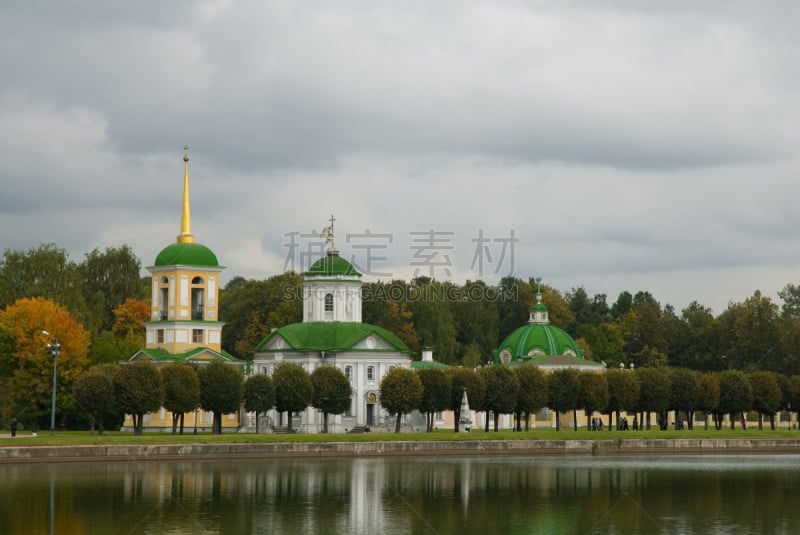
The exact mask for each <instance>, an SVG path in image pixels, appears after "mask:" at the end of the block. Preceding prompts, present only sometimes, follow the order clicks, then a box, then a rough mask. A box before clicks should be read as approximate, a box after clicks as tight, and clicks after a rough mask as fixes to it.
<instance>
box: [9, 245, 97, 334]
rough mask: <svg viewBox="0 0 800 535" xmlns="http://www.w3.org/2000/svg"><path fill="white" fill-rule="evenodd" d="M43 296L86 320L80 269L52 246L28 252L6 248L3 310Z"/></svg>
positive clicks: (44, 246)
mask: <svg viewBox="0 0 800 535" xmlns="http://www.w3.org/2000/svg"><path fill="white" fill-rule="evenodd" d="M35 297H41V298H44V299H46V300H48V301H52V302H54V303H56V304H58V305H60V306H61V307H63V308H65V309H66V310H68V311H69V312H70V313H71V314H72V315H73V316H74V317H76V318H78V319H84V315H85V314H84V313H85V301H84V298H83V295H82V293H81V285H80V284H79V276H78V267H77V265H76V264H75V263H74V262H72V261H70V260H69V257H68V256H67V252H66V251H65V250H64V249H60V248H58V247H56V246H55V244H53V243H48V244H42V245H40V246H39V247H37V248H35V249H29V250H28V251H12V250H9V249H6V250H5V252H4V253H3V257H2V259H0V309H2V308H5V307H6V306H8V305H11V304H13V303H14V302H16V301H18V300H20V299H24V298H35Z"/></svg>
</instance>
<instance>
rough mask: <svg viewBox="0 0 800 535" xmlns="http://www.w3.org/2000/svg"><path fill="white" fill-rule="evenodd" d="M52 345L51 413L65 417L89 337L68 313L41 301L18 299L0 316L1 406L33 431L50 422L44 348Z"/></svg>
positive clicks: (49, 373)
mask: <svg viewBox="0 0 800 535" xmlns="http://www.w3.org/2000/svg"><path fill="white" fill-rule="evenodd" d="M42 331H47V332H49V333H50V334H49V336H48V335H45V334H43V333H42ZM56 340H58V343H59V345H60V350H59V354H58V358H57V362H56V378H57V381H56V383H57V385H56V386H57V388H56V390H57V392H56V395H57V403H56V410H57V411H58V412H59V413H61V414H64V413H65V412H66V410H67V409H69V408H70V407H71V406H72V394H73V390H72V385H73V383H74V382H75V380H76V379H77V378H78V376H79V375H80V374H81V373H82V372H83V370H84V368H85V367H86V364H87V363H88V359H87V357H86V354H87V352H88V347H89V334H88V333H87V332H86V330H85V329H84V328H83V327H82V326H81V325H80V324H79V323H78V322H77V321H76V320H75V318H73V317H72V315H71V314H70V313H69V312H67V310H65V309H64V308H62V307H61V306H59V305H57V304H56V303H54V302H53V301H49V300H47V299H44V298H42V297H34V298H31V299H28V298H24V299H20V300H18V301H17V302H15V303H14V304H13V305H10V306H8V307H6V308H5V310H2V311H0V385H1V386H2V389H0V396H2V404H3V406H5V407H9V408H10V409H11V410H12V411H14V413H15V414H16V415H17V418H18V419H19V420H20V421H22V422H26V421H27V422H31V424H32V425H36V426H37V427H42V426H43V425H44V424H45V423H46V422H48V421H49V420H50V418H49V416H50V410H51V396H52V393H53V354H52V353H51V352H50V350H49V349H48V344H54V343H55V341H56ZM57 419H58V418H57Z"/></svg>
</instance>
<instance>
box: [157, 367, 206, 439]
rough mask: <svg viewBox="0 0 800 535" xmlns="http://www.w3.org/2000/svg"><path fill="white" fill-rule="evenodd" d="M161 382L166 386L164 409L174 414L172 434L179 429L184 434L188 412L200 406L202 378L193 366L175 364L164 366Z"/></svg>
mask: <svg viewBox="0 0 800 535" xmlns="http://www.w3.org/2000/svg"><path fill="white" fill-rule="evenodd" d="M160 371H161V382H162V384H163V385H164V408H165V409H167V410H168V411H170V412H171V413H172V434H173V435H174V434H175V433H176V432H177V429H178V422H180V432H181V435H182V434H183V427H184V420H185V416H186V413H187V412H192V411H193V410H195V409H197V407H199V406H200V378H199V377H198V375H197V371H196V370H195V369H194V367H193V366H192V365H191V364H187V363H185V362H173V363H171V364H167V365H166V366H162V367H161V369H160Z"/></svg>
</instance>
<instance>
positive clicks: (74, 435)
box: [0, 429, 800, 447]
mask: <svg viewBox="0 0 800 535" xmlns="http://www.w3.org/2000/svg"><path fill="white" fill-rule="evenodd" d="M798 437H800V431H797V430H789V429H779V430H776V431H771V430H768V429H765V430H763V431H759V430H758V429H747V430H741V429H735V430H731V429H722V430H720V431H716V430H714V429H709V430H704V429H695V430H693V431H687V430H684V431H675V430H671V429H670V430H667V431H660V430H655V429H654V430H650V431H595V432H593V431H587V430H585V429H579V430H578V431H573V430H572V429H562V430H561V431H556V430H555V429H532V430H530V431H523V432H520V433H517V432H514V431H510V430H502V431H499V432H497V433H495V432H492V431H490V432H488V433H486V432H484V431H475V430H473V431H472V432H471V433H454V432H453V431H452V430H450V431H445V430H438V431H434V432H433V433H399V434H397V433H364V434H328V435H325V434H294V435H275V434H259V435H256V434H251V433H248V434H244V433H242V434H238V433H237V434H225V435H211V434H207V433H199V434H197V435H194V434H191V433H188V434H184V435H171V434H164V433H148V434H145V435H143V436H138V437H137V436H133V435H132V434H130V433H120V432H106V433H104V434H103V435H98V434H94V435H90V434H89V432H88V431H69V432H57V433H56V434H55V435H53V436H51V435H50V434H49V432H45V433H43V434H40V435H39V436H37V437H32V436H30V434H27V433H26V434H20V435H18V436H17V437H15V438H10V437H4V438H0V447H4V446H16V447H28V446H77V445H112V444H186V443H192V444H234V443H235V444H251V443H262V442H310V443H316V442H379V441H464V440H609V439H613V440H620V439H623V440H624V439H674V438H692V439H703V438H711V439H731V438H747V439H757V438H764V439H780V438H798Z"/></svg>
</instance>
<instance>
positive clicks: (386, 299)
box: [361, 280, 421, 351]
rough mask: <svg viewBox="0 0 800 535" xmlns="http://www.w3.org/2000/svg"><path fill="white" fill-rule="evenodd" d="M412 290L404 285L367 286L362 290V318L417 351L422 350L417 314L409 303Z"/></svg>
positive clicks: (376, 283) (398, 282) (394, 281)
mask: <svg viewBox="0 0 800 535" xmlns="http://www.w3.org/2000/svg"><path fill="white" fill-rule="evenodd" d="M409 293H410V290H409V286H408V284H407V283H406V282H405V281H402V280H393V281H391V282H380V281H377V282H367V283H365V284H364V286H363V287H362V289H361V294H362V299H363V301H362V318H363V321H364V323H372V324H374V325H378V326H380V327H383V328H385V329H389V330H390V331H392V332H393V333H395V334H396V335H397V336H399V337H400V339H401V340H402V341H403V342H405V343H406V345H407V346H408V347H410V348H411V349H413V350H414V351H419V350H420V349H421V346H420V343H419V335H417V331H416V330H415V328H414V314H413V313H412V312H411V310H410V308H409V306H408V303H407V302H406V299H407V297H408V296H409Z"/></svg>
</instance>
